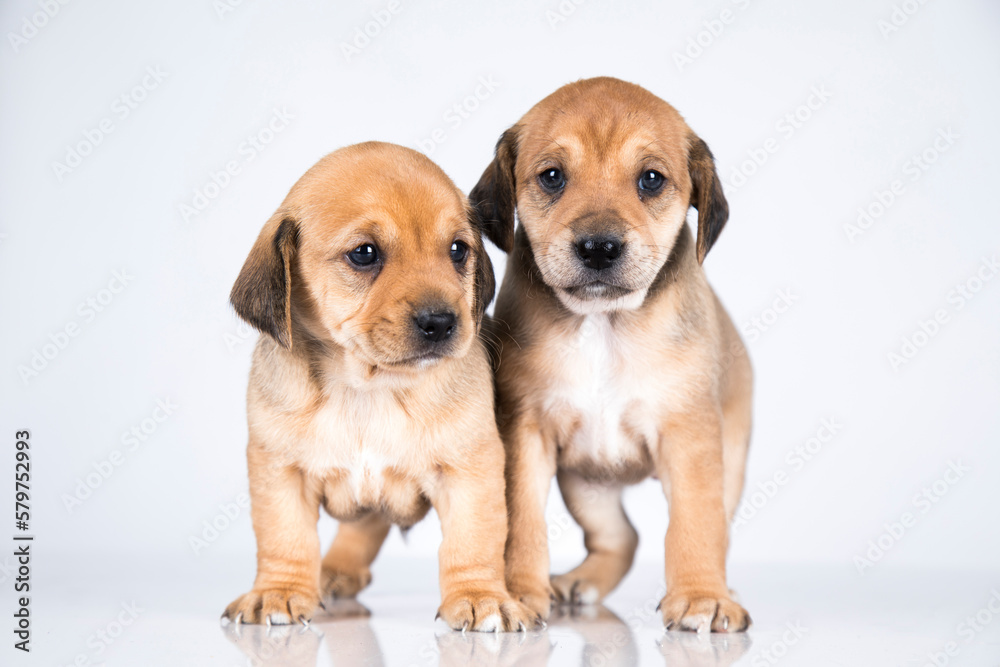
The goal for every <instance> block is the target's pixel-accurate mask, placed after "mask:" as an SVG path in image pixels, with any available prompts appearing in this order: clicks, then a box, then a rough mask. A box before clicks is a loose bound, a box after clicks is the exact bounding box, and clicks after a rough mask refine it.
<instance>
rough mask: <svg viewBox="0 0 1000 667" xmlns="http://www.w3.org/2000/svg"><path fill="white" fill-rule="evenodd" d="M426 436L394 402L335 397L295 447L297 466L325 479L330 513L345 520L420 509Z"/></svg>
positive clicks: (425, 467) (427, 461) (404, 512)
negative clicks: (365, 513) (371, 511)
mask: <svg viewBox="0 0 1000 667" xmlns="http://www.w3.org/2000/svg"><path fill="white" fill-rule="evenodd" d="M425 440H426V437H425V434H423V433H422V432H421V429H420V428H419V427H418V426H416V425H415V424H414V422H413V420H412V419H411V418H410V417H409V416H408V415H407V414H406V413H405V411H404V410H403V409H402V408H401V406H399V405H398V404H395V403H394V402H393V401H391V400H389V401H386V400H381V399H378V398H372V397H361V398H358V397H346V398H345V397H335V398H334V399H331V400H330V401H329V402H328V403H327V404H326V405H324V406H323V407H322V408H320V409H319V410H318V411H317V412H316V414H315V417H314V419H313V420H312V422H311V425H310V428H309V429H308V431H307V434H306V437H305V438H304V439H303V442H302V443H301V445H300V447H299V448H298V459H299V465H301V466H302V467H303V468H304V469H305V470H306V471H307V472H308V473H309V474H311V475H313V476H315V477H317V478H320V479H323V480H325V481H324V485H323V486H324V496H325V498H326V506H327V509H328V511H330V513H331V514H334V515H335V516H338V517H341V518H349V517H350V516H351V515H352V514H354V513H356V512H357V511H358V510H364V509H373V508H380V509H382V510H384V511H389V512H390V513H397V514H398V513H402V514H406V513H409V512H411V511H413V510H414V508H416V507H417V506H418V505H420V503H421V502H422V501H421V498H420V495H421V493H420V480H421V478H422V477H423V476H424V475H425V474H426V472H427V470H428V468H429V467H430V464H429V457H428V456H427V454H429V452H428V447H427V446H426V445H425Z"/></svg>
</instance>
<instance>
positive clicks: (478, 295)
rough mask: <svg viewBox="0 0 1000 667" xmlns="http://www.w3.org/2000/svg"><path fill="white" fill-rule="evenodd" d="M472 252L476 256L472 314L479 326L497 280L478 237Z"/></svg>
mask: <svg viewBox="0 0 1000 667" xmlns="http://www.w3.org/2000/svg"><path fill="white" fill-rule="evenodd" d="M472 252H473V254H474V255H475V258H476V277H475V280H476V282H475V286H474V287H473V303H472V314H473V315H475V317H476V327H479V326H480V325H482V323H483V316H484V315H485V314H486V308H487V307H488V306H489V305H490V303H491V302H492V301H493V295H494V293H495V292H496V289H497V281H496V277H495V276H494V275H493V262H491V261H490V256H489V255H488V254H486V245H485V244H484V243H483V240H482V239H479V241H478V242H477V243H476V245H475V247H474V248H473V249H472Z"/></svg>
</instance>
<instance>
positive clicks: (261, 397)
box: [223, 143, 536, 631]
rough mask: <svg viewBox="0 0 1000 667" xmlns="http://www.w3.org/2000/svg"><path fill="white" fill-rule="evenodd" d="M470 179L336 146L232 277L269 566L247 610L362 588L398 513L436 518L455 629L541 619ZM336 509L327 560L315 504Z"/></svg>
mask: <svg viewBox="0 0 1000 667" xmlns="http://www.w3.org/2000/svg"><path fill="white" fill-rule="evenodd" d="M469 213H470V211H469V208H468V206H467V202H466V200H465V197H464V196H463V195H462V193H461V192H460V191H459V190H458V189H456V187H455V186H454V184H453V183H452V182H451V180H449V179H448V177H447V176H446V175H445V174H444V173H443V172H442V171H441V170H440V169H439V168H438V167H437V166H436V165H434V164H433V163H432V162H431V161H430V160H428V159H427V158H426V157H424V156H423V155H421V154H419V153H417V152H415V151H412V150H409V149H407V148H402V147H400V146H394V145H391V144H382V143H366V144H359V145H356V146H351V147H348V148H344V149H341V150H339V151H336V152H334V153H331V154H330V155H328V156H326V157H325V158H323V159H322V160H320V161H319V163H317V164H316V165H315V166H314V167H313V168H312V169H310V170H309V171H308V172H307V173H306V174H305V175H304V176H303V177H302V178H301V179H300V180H299V182H298V183H296V184H295V186H294V187H293V188H292V189H291V191H290V192H289V193H288V197H287V198H286V199H285V201H284V203H283V204H282V205H281V207H280V208H279V209H278V211H277V212H276V213H275V214H274V216H272V217H271V219H270V220H269V221H268V222H267V224H266V225H264V229H263V230H262V231H261V233H260V236H259V238H258V239H257V242H256V244H255V245H254V247H253V249H252V250H251V251H250V256H249V257H248V258H247V260H246V264H244V266H243V270H242V271H241V272H240V275H239V278H237V280H236V284H235V285H234V287H233V291H232V295H231V300H232V303H233V306H234V307H235V309H236V312H237V313H238V314H239V315H240V316H241V317H242V318H243V319H245V320H246V321H247V322H249V323H250V324H252V325H254V326H255V327H257V328H258V329H259V330H260V331H261V332H263V333H265V334H267V335H266V336H261V338H260V341H259V342H258V343H257V348H256V349H255V351H254V356H253V367H252V369H251V371H250V386H249V391H248V395H247V412H248V419H249V426H250V442H249V445H248V447H247V458H248V460H249V470H250V495H251V499H252V517H253V526H254V532H255V533H256V535H257V579H256V581H255V583H254V587H253V590H251V591H250V592H249V593H247V594H246V595H243V596H241V597H240V598H238V599H237V600H236V601H235V602H233V603H232V604H230V605H229V607H228V608H227V609H226V611H225V613H224V614H223V616H224V617H226V618H230V619H233V620H235V621H237V622H239V621H246V622H251V623H264V622H266V623H294V622H296V621H300V620H301V621H305V620H307V619H309V618H310V617H311V616H312V614H313V612H314V611H315V609H316V607H317V606H318V605H319V604H320V600H321V599H322V598H324V597H326V596H331V597H343V596H353V595H355V594H356V593H357V592H358V591H360V590H361V589H362V588H364V587H365V586H366V585H368V583H369V581H370V580H371V574H370V572H369V566H370V565H371V563H372V561H373V560H374V559H375V556H376V554H377V553H378V550H379V547H381V545H382V542H383V540H385V537H386V535H387V534H388V532H389V528H390V525H391V524H393V523H396V524H399V525H401V526H404V527H406V526H410V525H412V524H414V523H415V522H417V521H419V520H420V519H421V518H423V516H424V515H425V514H426V513H427V511H428V508H429V507H430V506H433V507H434V508H435V509H436V510H437V512H438V514H439V515H440V517H441V524H442V529H443V533H444V541H443V543H442V545H441V549H440V583H441V596H442V602H441V608H440V609H439V611H438V614H439V615H440V616H441V618H443V619H444V620H445V621H446V622H447V623H448V625H450V626H451V627H452V628H456V629H460V630H461V629H466V628H468V629H470V630H484V631H495V630H505V631H509V630H518V629H519V628H520V629H523V628H524V627H525V625H526V624H527V625H531V624H533V623H534V621H535V619H536V615H535V614H534V613H532V612H531V611H529V610H528V609H527V608H526V607H524V606H523V605H522V604H521V603H519V602H516V601H515V600H513V599H512V598H511V597H510V595H509V594H508V593H507V590H506V588H505V587H504V579H503V573H504V570H503V549H504V537H505V535H506V532H507V515H506V512H505V507H504V480H503V472H502V471H503V461H504V454H503V445H502V443H501V441H500V437H499V434H498V433H497V429H496V425H495V421H494V408H493V388H492V382H491V373H490V365H489V360H488V359H487V356H486V352H485V350H484V347H483V345H482V342H481V341H480V339H479V336H478V334H479V325H480V322H481V320H482V317H483V311H484V310H485V309H486V306H487V304H488V303H489V302H490V301H491V300H492V298H493V289H494V279H493V267H492V266H491V265H490V262H489V258H488V257H487V255H486V253H485V251H484V249H483V244H482V240H481V238H480V232H479V229H478V228H477V227H475V226H474V225H473V224H472V223H471V222H470V215H469ZM321 505H322V506H323V507H324V508H326V510H327V512H329V513H330V514H331V515H332V516H334V517H336V518H337V519H339V520H340V521H341V523H340V527H339V530H338V532H337V537H336V539H335V540H334V541H333V545H332V546H331V547H330V550H329V551H328V552H327V554H326V556H325V557H324V558H323V559H322V561H321V560H320V545H319V539H318V536H317V533H316V521H317V519H318V517H319V508H320V506H321Z"/></svg>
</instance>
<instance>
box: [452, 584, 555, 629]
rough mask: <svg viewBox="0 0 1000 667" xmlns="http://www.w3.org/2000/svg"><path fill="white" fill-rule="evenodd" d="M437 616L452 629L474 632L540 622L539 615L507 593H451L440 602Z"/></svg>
mask: <svg viewBox="0 0 1000 667" xmlns="http://www.w3.org/2000/svg"><path fill="white" fill-rule="evenodd" d="M437 615H438V618H440V619H442V620H443V621H444V622H445V623H447V624H448V625H449V626H450V627H451V629H452V630H462V631H465V630H473V631H475V632H520V631H525V630H533V629H534V628H535V627H537V626H538V625H539V624H540V623H541V619H540V618H539V616H538V614H536V613H535V612H533V611H532V610H531V609H529V608H528V607H526V606H525V605H523V604H521V603H520V602H518V601H517V600H514V599H513V598H510V597H507V596H506V595H498V594H496V593H493V592H485V591H467V592H462V593H455V594H452V595H449V596H448V597H447V598H445V599H444V600H443V601H442V602H441V608H440V609H438V613H437Z"/></svg>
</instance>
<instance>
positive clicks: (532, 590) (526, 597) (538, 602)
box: [507, 582, 558, 621]
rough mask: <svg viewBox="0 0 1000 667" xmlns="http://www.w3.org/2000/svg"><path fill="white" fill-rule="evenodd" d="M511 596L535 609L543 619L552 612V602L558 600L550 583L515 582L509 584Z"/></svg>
mask: <svg viewBox="0 0 1000 667" xmlns="http://www.w3.org/2000/svg"><path fill="white" fill-rule="evenodd" d="M507 590H509V591H510V595H511V597H513V598H514V599H515V600H518V601H519V602H520V603H521V604H523V605H524V606H526V607H527V608H528V609H530V610H531V611H533V612H534V613H535V615H536V616H538V618H540V619H541V620H543V621H547V620H548V619H549V614H551V613H552V603H553V602H554V601H555V600H557V599H558V598H557V597H556V593H555V591H553V590H552V588H551V586H549V585H544V584H543V585H530V584H527V583H518V582H514V583H512V584H508V585H507Z"/></svg>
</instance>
